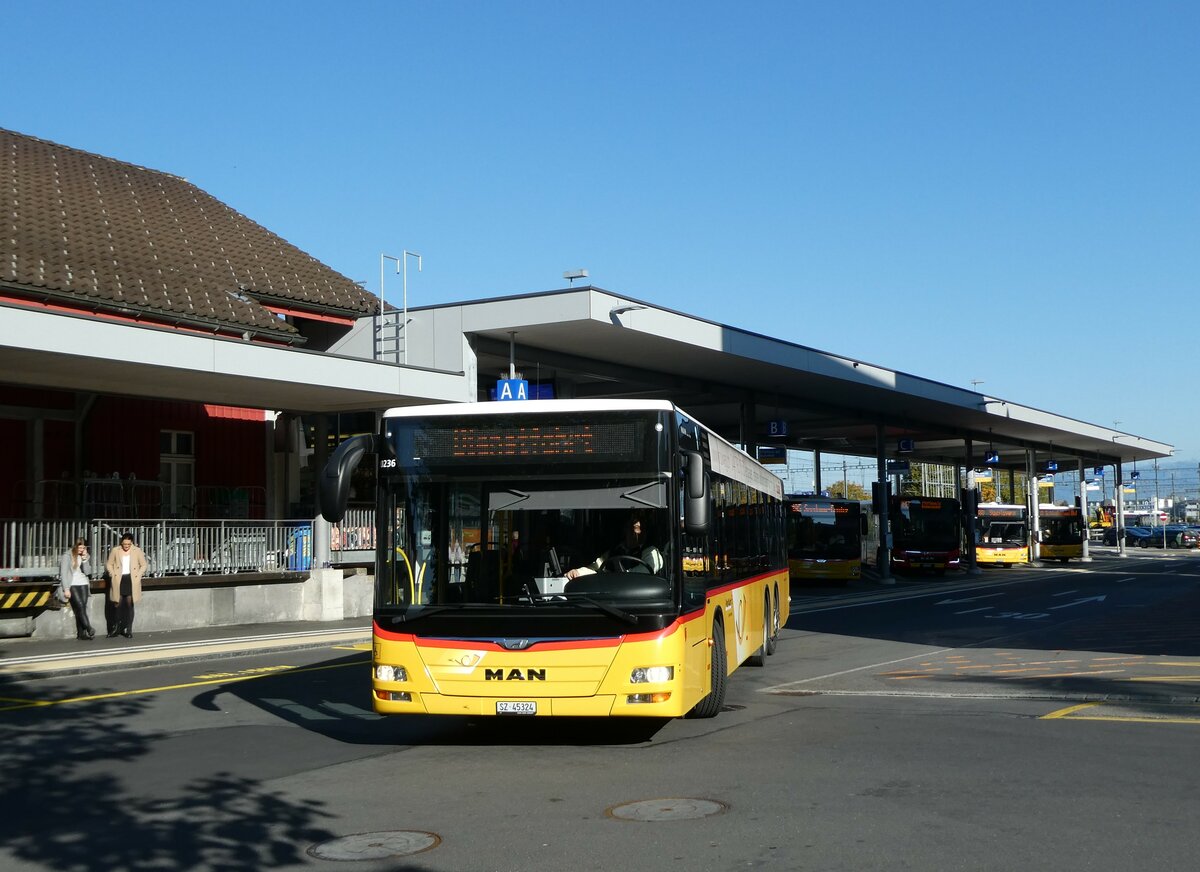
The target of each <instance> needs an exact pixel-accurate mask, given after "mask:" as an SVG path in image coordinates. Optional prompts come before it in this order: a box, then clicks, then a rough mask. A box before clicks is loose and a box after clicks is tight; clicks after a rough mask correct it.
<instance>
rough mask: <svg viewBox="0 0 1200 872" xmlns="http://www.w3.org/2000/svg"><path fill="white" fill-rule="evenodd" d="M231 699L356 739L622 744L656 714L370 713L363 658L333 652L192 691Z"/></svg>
mask: <svg viewBox="0 0 1200 872" xmlns="http://www.w3.org/2000/svg"><path fill="white" fill-rule="evenodd" d="M226 696H231V697H235V698H237V699H240V700H243V701H245V702H247V703H250V704H252V705H254V706H256V707H258V708H260V709H262V710H263V711H267V712H270V713H271V714H272V715H274V716H275V717H278V718H280V719H281V720H284V721H287V722H289V723H292V724H295V725H296V726H298V727H302V728H303V729H305V730H309V731H312V732H315V733H319V734H320V735H322V736H325V737H327V738H331V739H335V740H337V741H339V742H345V743H351V744H358V745H382V746H387V747H393V748H394V747H397V746H405V745H450V746H458V745H463V746H473V745H480V746H490V745H546V746H551V745H553V746H572V745H580V746H593V745H628V744H637V743H640V742H648V741H650V740H651V739H652V738H653V737H654V735H655V734H656V733H657V732H658V731H659V730H661V729H662V727H663V726H664V725H665V724H667V723H669V720H666V719H662V718H637V719H632V718H557V719H551V718H532V717H531V718H523V717H518V716H513V717H499V718H497V717H480V718H472V717H446V716H436V717H424V716H411V717H409V716H403V715H398V716H390V717H385V716H381V715H377V714H375V713H374V711H373V710H372V708H371V674H370V661H369V660H367V659H364V658H363V657H362V655H353V656H346V657H340V656H339V657H335V658H331V659H329V660H325V661H322V662H320V663H315V664H312V665H310V666H305V667H300V668H297V669H293V670H287V671H281V672H278V673H273V674H270V675H265V676H259V677H256V678H255V679H254V680H252V681H240V680H239V681H230V682H229V683H228V684H221V685H217V686H215V687H212V688H210V689H206V690H204V691H203V692H201V693H198V694H197V695H196V696H195V697H193V699H192V705H193V706H195V707H196V708H199V709H203V710H205V711H219V710H220V709H221V706H222V698H223V697H226Z"/></svg>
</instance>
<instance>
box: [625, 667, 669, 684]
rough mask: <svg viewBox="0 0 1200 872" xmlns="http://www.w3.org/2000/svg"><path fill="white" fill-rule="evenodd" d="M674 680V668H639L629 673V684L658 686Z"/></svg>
mask: <svg viewBox="0 0 1200 872" xmlns="http://www.w3.org/2000/svg"><path fill="white" fill-rule="evenodd" d="M674 678H675V667H674V666H639V667H638V668H637V669H635V670H633V672H631V673H629V681H630V683H631V684H659V683H661V682H663V681H671V680H673V679H674Z"/></svg>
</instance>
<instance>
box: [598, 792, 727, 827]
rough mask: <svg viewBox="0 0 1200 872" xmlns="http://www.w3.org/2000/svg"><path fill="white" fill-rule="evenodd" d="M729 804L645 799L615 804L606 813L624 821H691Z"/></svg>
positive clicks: (717, 812) (705, 800)
mask: <svg viewBox="0 0 1200 872" xmlns="http://www.w3.org/2000/svg"><path fill="white" fill-rule="evenodd" d="M728 808H729V806H727V805H726V804H725V803H723V802H717V801H716V800H715V799H689V798H686V797H675V798H673V799H643V800H641V801H640V802H627V803H625V804H624V805H614V806H613V807H612V808H610V809H608V811H607V812H606V814H608V816H609V817H615V818H618V819H619V820H623V821H690V820H696V819H697V818H705V817H711V816H712V815H715V814H722V813H723V812H724V811H725V810H726V809H728Z"/></svg>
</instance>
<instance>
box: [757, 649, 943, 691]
mask: <svg viewBox="0 0 1200 872" xmlns="http://www.w3.org/2000/svg"><path fill="white" fill-rule="evenodd" d="M953 650H954V649H953V648H942V649H940V650H938V651H922V652H921V653H920V654H914V655H912V656H911V657H899V658H897V659H896V660H887V661H885V662H883V663H871V664H869V665H867V666H856V667H855V668H853V669H843V670H842V671H841V672H830V673H829V674H828V675H815V676H813V677H812V678H801V679H800V680H799V681H789V682H787V683H786V684H776V685H774V686H772V687H767V688H763V692H764V693H776V692H778V691H779V690H780V689H781V688H785V687H791V686H792V685H795V684H808V682H810V681H824V680H825V679H826V678H838V677H839V676H842V675H850V674H851V673H854V672H862V671H863V670H865V669H878V668H880V667H881V666H892V665H893V664H896V663H907V662H908V661H909V660H916V659H917V658H918V657H930V656H934V655H937V654H945V653H946V652H947V651H953Z"/></svg>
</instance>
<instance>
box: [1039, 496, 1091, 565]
mask: <svg viewBox="0 0 1200 872" xmlns="http://www.w3.org/2000/svg"><path fill="white" fill-rule="evenodd" d="M1038 521H1039V526H1040V527H1041V532H1042V543H1041V548H1040V551H1041V557H1042V559H1043V560H1061V561H1062V562H1063V563H1066V562H1067V561H1068V560H1070V559H1071V558H1072V557H1074V558H1075V559H1076V560H1078V559H1080V558H1081V557H1083V537H1084V536H1085V535H1086V529H1087V528H1086V526H1085V525H1084V523H1083V512H1081V511H1080V510H1079V508H1078V507H1077V506H1047V505H1043V506H1039V507H1038Z"/></svg>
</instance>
